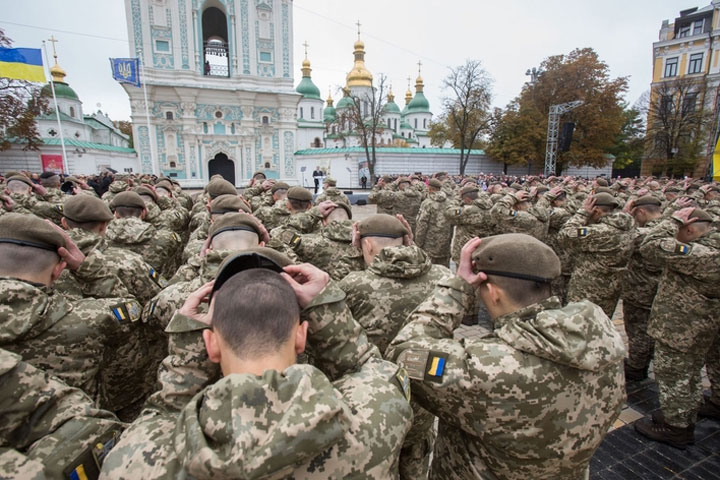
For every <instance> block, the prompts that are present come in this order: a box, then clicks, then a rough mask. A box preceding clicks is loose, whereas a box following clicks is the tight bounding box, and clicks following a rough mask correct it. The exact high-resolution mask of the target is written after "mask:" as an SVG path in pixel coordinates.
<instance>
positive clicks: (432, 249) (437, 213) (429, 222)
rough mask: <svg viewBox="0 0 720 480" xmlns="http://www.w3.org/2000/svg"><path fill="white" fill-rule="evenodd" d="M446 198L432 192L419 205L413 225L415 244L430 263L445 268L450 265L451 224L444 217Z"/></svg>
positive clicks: (446, 205)
mask: <svg viewBox="0 0 720 480" xmlns="http://www.w3.org/2000/svg"><path fill="white" fill-rule="evenodd" d="M448 203H449V202H447V196H446V195H445V194H444V193H443V192H433V193H431V194H430V196H429V197H428V198H427V199H425V200H424V201H423V202H422V204H421V205H420V213H419V214H418V217H417V223H416V225H415V244H416V245H417V246H418V247H420V248H422V249H423V250H425V253H427V254H428V255H429V256H430V261H431V262H433V263H435V264H437V265H443V266H445V267H447V266H448V265H449V263H450V242H451V241H452V232H453V231H452V224H451V223H450V221H449V220H448V219H447V218H446V217H445V210H447V208H448Z"/></svg>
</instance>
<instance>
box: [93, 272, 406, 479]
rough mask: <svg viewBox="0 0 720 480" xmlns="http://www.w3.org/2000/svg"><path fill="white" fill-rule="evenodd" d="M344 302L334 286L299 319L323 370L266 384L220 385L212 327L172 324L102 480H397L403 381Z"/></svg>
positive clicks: (286, 374) (272, 378)
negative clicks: (152, 389)
mask: <svg viewBox="0 0 720 480" xmlns="http://www.w3.org/2000/svg"><path fill="white" fill-rule="evenodd" d="M342 298H343V295H342V292H341V291H339V290H337V289H336V288H333V286H332V285H328V287H327V288H326V289H325V290H324V291H323V292H322V293H321V294H320V295H319V296H318V297H317V298H315V299H314V300H313V302H311V304H310V306H309V307H308V308H306V309H305V310H304V312H303V318H306V319H308V320H309V323H310V326H309V331H308V343H309V345H310V346H312V349H313V351H314V357H315V359H316V363H317V365H318V368H316V367H313V366H310V365H292V366H290V367H288V368H287V369H285V370H284V371H283V372H278V371H276V370H267V371H266V372H265V373H264V374H263V375H262V376H256V375H247V374H246V375H242V374H232V375H227V376H225V377H224V378H220V369H219V366H218V365H217V364H213V363H211V362H210V361H209V359H208V357H207V353H206V351H205V347H204V344H203V341H202V337H201V331H202V330H203V329H205V328H207V326H206V325H204V324H200V323H198V322H196V321H194V320H192V319H189V318H187V317H183V316H182V315H179V314H178V315H176V317H175V318H174V319H173V321H172V322H171V324H170V325H169V326H168V333H169V334H170V356H168V358H167V359H166V360H165V361H164V362H163V364H162V367H161V368H160V372H159V380H160V382H161V385H162V389H161V390H160V391H159V392H157V393H156V394H154V395H153V396H152V397H151V398H150V400H149V401H148V403H147V405H146V408H145V410H144V411H143V414H142V416H141V417H140V418H139V419H138V420H137V421H135V422H134V423H133V425H132V426H131V427H130V428H129V429H128V430H127V431H126V433H125V434H124V435H123V437H122V439H121V440H120V442H119V444H118V445H117V446H116V447H115V448H114V449H113V451H112V452H111V453H110V455H108V457H107V459H106V461H105V463H104V465H103V472H102V476H101V478H105V479H114V478H143V479H145V480H152V479H155V478H177V477H181V476H189V477H194V478H209V477H218V478H220V477H222V478H298V479H300V478H303V479H312V478H317V479H323V480H325V479H344V478H368V479H370V478H382V479H386V478H387V479H393V478H397V469H398V455H399V453H400V446H401V444H402V439H403V438H404V437H405V434H406V433H407V431H408V429H409V427H410V420H411V418H412V411H411V409H410V406H409V403H408V400H407V398H408V397H407V396H406V395H409V390H406V388H403V387H402V385H403V384H404V383H405V382H406V381H407V377H406V376H405V375H404V373H403V371H402V370H398V367H397V366H395V365H394V364H391V363H390V362H386V361H384V360H382V359H381V357H380V354H379V352H378V351H377V348H376V347H374V346H373V345H372V344H370V343H369V342H368V340H367V338H366V336H365V333H364V331H363V330H362V328H361V327H360V326H359V325H358V324H357V323H356V322H355V321H354V320H353V318H352V316H351V315H350V312H349V311H348V310H347V308H346V307H345V306H344V303H343V302H342ZM238 412H243V413H242V415H238ZM378 425H382V428H378ZM211 438H212V440H210V439H211Z"/></svg>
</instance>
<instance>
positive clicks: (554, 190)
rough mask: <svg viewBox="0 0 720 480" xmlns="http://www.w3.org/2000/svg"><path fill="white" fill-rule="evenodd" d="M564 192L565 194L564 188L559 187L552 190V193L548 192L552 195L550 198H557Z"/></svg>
mask: <svg viewBox="0 0 720 480" xmlns="http://www.w3.org/2000/svg"><path fill="white" fill-rule="evenodd" d="M562 192H563V187H560V186H557V187H553V188H552V189H551V190H550V192H548V193H550V196H551V197H552V198H557V196H558V195H560V194H561V193H562Z"/></svg>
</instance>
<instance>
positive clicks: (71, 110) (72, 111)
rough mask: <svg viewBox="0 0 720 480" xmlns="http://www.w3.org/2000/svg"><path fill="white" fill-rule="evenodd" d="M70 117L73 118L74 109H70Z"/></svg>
mask: <svg viewBox="0 0 720 480" xmlns="http://www.w3.org/2000/svg"><path fill="white" fill-rule="evenodd" d="M70 116H71V117H73V118H75V107H70Z"/></svg>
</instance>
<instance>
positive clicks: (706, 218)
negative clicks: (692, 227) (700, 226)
mask: <svg viewBox="0 0 720 480" xmlns="http://www.w3.org/2000/svg"><path fill="white" fill-rule="evenodd" d="M690 218H697V221H698V222H712V221H713V218H712V217H711V216H710V214H709V213H707V212H706V211H705V210H702V209H699V208H696V209H695V210H693V212H692V213H691V214H690Z"/></svg>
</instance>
